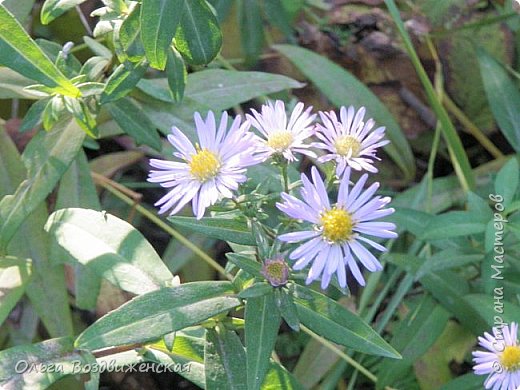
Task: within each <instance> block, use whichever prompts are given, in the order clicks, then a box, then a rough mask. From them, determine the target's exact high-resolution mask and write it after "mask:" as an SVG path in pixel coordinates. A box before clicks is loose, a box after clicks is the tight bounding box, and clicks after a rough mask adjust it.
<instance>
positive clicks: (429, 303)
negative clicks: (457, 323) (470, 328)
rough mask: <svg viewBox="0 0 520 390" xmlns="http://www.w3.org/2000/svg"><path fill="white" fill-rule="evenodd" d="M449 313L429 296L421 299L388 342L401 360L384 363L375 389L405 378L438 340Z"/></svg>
mask: <svg viewBox="0 0 520 390" xmlns="http://www.w3.org/2000/svg"><path fill="white" fill-rule="evenodd" d="M449 317H450V314H449V313H448V312H447V311H446V310H445V309H444V308H442V307H441V306H440V305H438V304H437V303H436V302H435V301H434V300H433V299H432V298H431V297H429V296H425V297H424V299H423V300H422V301H421V302H420V304H419V307H418V308H414V310H411V311H410V312H409V313H408V315H407V317H406V318H405V319H404V320H403V321H401V322H399V323H398V325H397V328H396V330H395V332H394V337H393V339H392V346H394V347H395V348H396V349H397V350H398V351H399V352H400V353H401V356H402V357H403V359H402V360H384V361H383V363H382V364H381V366H380V367H381V370H380V371H379V372H380V374H379V375H378V377H377V388H378V389H384V388H385V386H389V385H396V384H397V383H396V380H397V379H400V378H403V377H404V376H406V374H407V371H408V370H409V369H410V367H412V366H413V364H414V363H415V362H416V361H417V360H418V359H419V358H420V357H421V356H423V355H424V354H425V353H426V352H427V351H428V350H429V349H430V347H431V346H432V345H433V344H434V343H435V341H436V340H437V338H439V337H440V335H441V334H442V332H443V331H444V328H445V327H446V324H447V323H448V319H449Z"/></svg>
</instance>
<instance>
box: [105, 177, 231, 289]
mask: <svg viewBox="0 0 520 390" xmlns="http://www.w3.org/2000/svg"><path fill="white" fill-rule="evenodd" d="M98 176H99V175H97V176H96V178H97V177H98ZM96 181H97V183H98V184H99V185H101V186H102V187H103V188H104V189H106V190H107V191H109V192H110V193H111V194H113V195H114V196H116V197H117V198H119V199H121V200H122V201H123V202H125V203H126V204H128V205H130V206H132V207H134V208H135V210H136V211H137V212H139V213H140V214H141V215H143V216H144V217H146V218H148V219H149V220H150V221H151V222H153V223H155V224H156V225H157V226H158V227H160V228H161V229H163V230H164V231H165V232H167V233H168V234H170V235H171V236H172V237H174V238H175V239H176V240H178V241H179V242H180V243H181V244H182V245H184V246H185V247H186V248H188V249H190V250H191V251H193V253H195V254H196V255H198V256H200V258H201V259H202V260H204V261H205V262H206V263H207V264H208V265H209V266H211V267H212V268H214V269H215V270H216V271H217V272H218V273H219V274H221V275H222V276H223V277H225V278H226V279H228V280H230V281H232V280H233V278H232V277H231V275H229V274H228V273H227V272H226V270H225V269H224V268H223V267H222V266H221V265H220V264H219V263H217V262H216V261H215V260H213V259H212V258H211V257H209V256H208V255H207V254H206V253H204V252H203V251H202V250H200V248H198V247H197V246H196V245H194V244H193V243H192V242H191V241H190V240H188V239H187V238H186V237H184V236H183V235H182V234H181V233H179V232H178V231H176V230H175V229H174V228H172V227H171V226H169V225H168V224H167V223H166V222H164V221H163V220H162V219H160V218H159V217H157V216H156V215H155V214H154V213H152V212H151V211H149V210H147V209H146V208H145V207H144V206H141V205H140V204H136V203H135V201H134V200H133V199H131V198H130V197H128V196H127V195H125V194H124V193H123V192H121V191H120V190H119V189H117V188H115V187H114V186H112V185H111V184H110V183H108V182H107V181H106V180H96Z"/></svg>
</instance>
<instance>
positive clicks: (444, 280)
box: [420, 271, 493, 335]
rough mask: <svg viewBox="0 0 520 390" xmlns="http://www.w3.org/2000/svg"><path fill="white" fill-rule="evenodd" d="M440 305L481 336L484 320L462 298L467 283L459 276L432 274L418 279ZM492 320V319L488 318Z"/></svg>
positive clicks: (451, 273) (448, 272)
mask: <svg viewBox="0 0 520 390" xmlns="http://www.w3.org/2000/svg"><path fill="white" fill-rule="evenodd" d="M420 282H421V284H422V285H423V287H424V288H425V289H426V290H427V291H429V292H430V293H431V294H432V295H433V296H434V298H435V299H437V300H438V301H439V302H440V303H441V305H442V306H443V307H444V308H445V309H447V310H448V311H450V312H451V313H452V314H453V315H454V316H455V317H456V318H457V319H458V320H459V321H460V322H461V323H462V324H463V325H464V326H465V327H466V328H468V329H470V330H471V331H472V332H473V334H475V335H478V334H481V333H482V332H483V331H484V330H486V329H487V327H488V325H487V324H486V319H485V318H483V317H482V316H481V315H480V314H479V313H478V312H477V311H476V310H475V309H474V308H473V307H471V306H469V305H468V302H467V301H466V300H465V299H464V296H465V295H466V294H467V293H468V290H469V288H468V285H467V282H466V281H465V280H464V279H463V278H462V277H460V276H459V275H457V274H455V273H453V272H450V271H443V272H432V273H430V274H428V275H426V276H424V277H422V278H421V279H420ZM490 318H491V319H493V317H490Z"/></svg>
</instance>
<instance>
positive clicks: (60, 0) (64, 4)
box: [40, 0, 85, 24]
mask: <svg viewBox="0 0 520 390" xmlns="http://www.w3.org/2000/svg"><path fill="white" fill-rule="evenodd" d="M84 1H85V0H46V1H45V3H43V6H42V10H41V13H40V20H41V21H42V24H49V23H50V22H52V21H53V20H54V19H56V18H57V17H58V16H60V15H63V14H64V13H65V12H66V11H68V10H69V9H71V8H74V7H75V6H77V5H80V4H81V3H83V2H84Z"/></svg>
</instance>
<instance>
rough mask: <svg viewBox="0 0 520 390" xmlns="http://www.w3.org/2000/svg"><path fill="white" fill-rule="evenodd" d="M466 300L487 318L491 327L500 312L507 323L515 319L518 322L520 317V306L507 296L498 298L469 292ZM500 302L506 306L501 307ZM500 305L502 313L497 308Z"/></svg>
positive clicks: (465, 297)
mask: <svg viewBox="0 0 520 390" xmlns="http://www.w3.org/2000/svg"><path fill="white" fill-rule="evenodd" d="M506 288H507V287H506ZM502 291H503V288H502ZM496 296H497V297H498V296H501V297H503V295H501V294H498V293H497V294H496ZM464 301H465V302H467V304H468V305H469V306H470V307H472V308H473V309H474V310H475V311H476V312H478V313H479V314H480V316H481V317H482V318H484V319H486V321H487V323H488V326H490V327H491V326H496V322H495V316H497V315H498V314H500V317H501V318H502V320H504V323H506V324H510V323H511V322H513V321H515V322H516V321H518V319H519V318H520V307H519V306H518V305H515V304H514V303H511V302H508V301H506V300H505V298H503V299H501V300H497V299H495V296H493V295H486V294H469V295H465V296H464ZM498 302H502V303H503V304H504V306H503V307H501V306H500V305H499V304H498ZM497 304H498V305H497ZM498 307H501V311H502V313H501V312H500V311H499V310H496V309H498Z"/></svg>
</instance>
